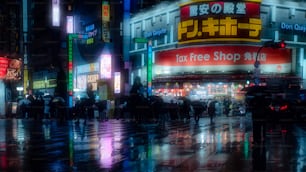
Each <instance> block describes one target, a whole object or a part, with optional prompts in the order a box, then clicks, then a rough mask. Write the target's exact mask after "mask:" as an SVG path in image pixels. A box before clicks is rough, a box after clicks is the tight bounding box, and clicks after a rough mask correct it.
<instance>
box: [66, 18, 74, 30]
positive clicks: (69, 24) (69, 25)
mask: <svg viewBox="0 0 306 172" xmlns="http://www.w3.org/2000/svg"><path fill="white" fill-rule="evenodd" d="M73 20H74V18H73V16H67V23H66V29H67V33H73V31H74V28H73V23H74V21H73Z"/></svg>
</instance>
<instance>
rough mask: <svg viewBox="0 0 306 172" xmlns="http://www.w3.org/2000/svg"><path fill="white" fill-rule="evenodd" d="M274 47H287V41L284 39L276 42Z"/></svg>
mask: <svg viewBox="0 0 306 172" xmlns="http://www.w3.org/2000/svg"><path fill="white" fill-rule="evenodd" d="M272 48H286V43H285V41H284V40H282V41H280V42H274V44H273V46H272Z"/></svg>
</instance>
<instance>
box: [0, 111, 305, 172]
mask: <svg viewBox="0 0 306 172" xmlns="http://www.w3.org/2000/svg"><path fill="white" fill-rule="evenodd" d="M267 134H268V135H267V140H266V143H265V144H264V145H262V146H254V145H252V139H253V138H252V135H253V134H252V122H251V119H250V117H249V116H246V117H217V118H216V119H215V124H210V123H209V119H208V118H207V117H203V118H201V119H200V122H199V124H195V122H194V121H193V120H191V121H168V122H166V125H165V126H162V125H158V124H157V123H146V124H135V123H134V122H128V121H124V120H115V119H111V120H109V121H107V122H99V121H97V120H89V121H87V123H86V124H84V121H82V120H81V121H80V123H75V122H74V121H65V122H59V121H56V120H44V121H42V122H40V121H35V120H32V119H1V120H0V169H1V170H0V171H12V172H19V171H20V172H22V171H25V172H32V171H40V172H43V171H45V172H65V171H80V172H87V171H89V172H94V171H99V172H100V171H101V172H104V171H105V172H106V171H114V172H121V171H124V172H138V171H139V172H153V171H156V172H170V171H171V172H172V171H173V172H200V171H201V172H202V171H203V172H206V171H221V172H223V171H224V172H230V171H235V172H236V171H243V172H244V171H269V172H270V171H277V172H289V171H294V172H302V171H306V124H304V125H293V126H292V127H290V128H289V129H288V131H287V132H286V133H285V132H283V133H282V132H280V131H279V130H277V129H274V130H272V131H268V133H267Z"/></svg>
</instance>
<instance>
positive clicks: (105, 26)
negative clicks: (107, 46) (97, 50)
mask: <svg viewBox="0 0 306 172" xmlns="http://www.w3.org/2000/svg"><path fill="white" fill-rule="evenodd" d="M101 11H102V41H104V42H110V29H109V22H110V5H109V3H108V2H107V1H102V10H101Z"/></svg>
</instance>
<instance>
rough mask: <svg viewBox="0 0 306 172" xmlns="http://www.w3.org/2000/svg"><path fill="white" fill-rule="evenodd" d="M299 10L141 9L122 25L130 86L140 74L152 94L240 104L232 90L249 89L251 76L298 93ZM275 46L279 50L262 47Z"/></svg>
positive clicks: (268, 4)
mask: <svg viewBox="0 0 306 172" xmlns="http://www.w3.org/2000/svg"><path fill="white" fill-rule="evenodd" d="M305 5H306V4H305V2H302V1H299V2H297V1H286V2H283V1H277V2H275V1H272V0H262V1H260V0H258V1H257V0H256V1H226V2H223V1H181V2H164V3H160V4H158V5H156V6H155V7H153V8H151V9H149V10H147V11H144V10H143V11H142V12H139V13H137V14H135V15H133V16H132V17H131V19H130V24H129V27H130V32H129V35H130V39H129V42H130V44H129V45H130V47H128V48H129V59H128V60H127V61H128V62H129V63H128V65H126V66H127V68H128V69H129V71H130V75H129V76H130V77H129V83H131V84H132V82H133V78H134V77H135V76H140V77H141V78H142V80H143V82H144V84H145V85H148V86H147V88H148V91H149V92H150V91H152V93H151V94H155V95H169V96H190V97H193V98H196V99H197V98H208V97H213V96H216V95H226V96H232V97H236V98H239V97H240V94H239V90H241V89H242V88H244V87H247V86H250V85H252V84H256V81H255V79H256V78H259V81H258V82H259V83H260V84H261V85H264V84H284V83H285V84H286V86H288V85H294V84H299V85H301V86H302V87H304V88H305V78H306V67H305V65H306V60H305V51H304V47H305V45H306V39H305V36H306V34H305V33H306V32H305V30H306V29H305V28H306V25H305V24H304V23H305V22H303V21H305V13H306V8H304V6H305ZM281 41H284V42H285V44H286V47H285V48H275V47H274V48H273V47H272V46H271V45H270V46H267V45H268V43H270V44H271V43H272V42H273V43H274V42H281ZM147 42H150V44H148V43H147ZM150 46H152V47H151V48H152V54H150V53H149V51H148V49H150ZM150 56H152V61H151V63H150V60H148V59H150ZM255 62H259V64H260V65H259V67H254V64H255ZM150 64H152V66H150ZM148 69H149V70H148ZM151 69H152V71H150V70H151ZM148 73H149V75H148ZM148 78H149V79H148ZM148 80H149V81H148ZM148 83H149V84H148ZM150 87H151V88H150ZM150 89H151V90H150Z"/></svg>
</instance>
